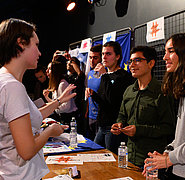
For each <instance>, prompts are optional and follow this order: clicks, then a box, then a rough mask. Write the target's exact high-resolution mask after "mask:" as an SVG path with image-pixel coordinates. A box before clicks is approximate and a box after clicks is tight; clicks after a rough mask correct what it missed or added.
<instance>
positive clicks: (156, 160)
mask: <svg viewBox="0 0 185 180" xmlns="http://www.w3.org/2000/svg"><path fill="white" fill-rule="evenodd" d="M163 59H164V61H165V62H166V74H165V76H164V79H163V85H162V90H163V92H164V94H165V95H168V94H173V95H174V97H175V98H176V99H179V98H180V103H179V110H178V115H177V118H178V119H177V126H176V132H175V139H174V140H173V142H172V143H170V144H169V145H168V146H166V150H165V151H164V153H163V154H160V152H158V151H154V153H151V152H152V151H150V152H149V153H148V155H149V156H150V157H151V158H147V159H146V160H145V169H144V171H143V174H145V173H146V168H147V167H148V166H152V168H150V170H153V169H161V168H169V167H172V168H173V171H172V172H171V173H170V172H168V174H166V175H165V176H166V179H177V180H178V179H179V180H180V179H185V131H184V130H185V98H184V97H185V33H179V34H174V35H172V36H171V37H170V38H169V39H168V40H167V42H166V46H165V55H164V58H163ZM165 106H166V105H165ZM163 108H164V107H163ZM166 113H170V112H166ZM156 150H157V149H156ZM148 162H150V163H148ZM147 163H148V164H147ZM163 178H164V179H165V177H163Z"/></svg>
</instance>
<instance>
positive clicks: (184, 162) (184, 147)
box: [169, 98, 185, 178]
mask: <svg viewBox="0 0 185 180" xmlns="http://www.w3.org/2000/svg"><path fill="white" fill-rule="evenodd" d="M177 117H178V119H177V126H176V132H175V139H174V141H173V142H172V143H171V144H169V145H171V146H173V147H174V150H173V151H171V152H169V158H170V161H171V162H172V163H173V174H175V175H177V176H180V177H184V178H185V98H181V99H180V103H179V110H178V116H177Z"/></svg>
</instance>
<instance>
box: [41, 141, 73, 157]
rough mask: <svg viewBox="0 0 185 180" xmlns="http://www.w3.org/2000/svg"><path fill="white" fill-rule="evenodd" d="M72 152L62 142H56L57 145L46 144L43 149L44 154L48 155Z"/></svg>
mask: <svg viewBox="0 0 185 180" xmlns="http://www.w3.org/2000/svg"><path fill="white" fill-rule="evenodd" d="M68 151H71V149H70V148H69V147H68V146H66V145H65V144H64V143H62V142H55V143H53V142H52V143H49V142H48V143H46V144H45V146H44V147H43V152H44V153H45V154H47V153H60V152H68Z"/></svg>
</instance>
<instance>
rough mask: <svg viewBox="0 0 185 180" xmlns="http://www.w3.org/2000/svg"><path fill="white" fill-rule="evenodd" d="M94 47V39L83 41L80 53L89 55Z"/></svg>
mask: <svg viewBox="0 0 185 180" xmlns="http://www.w3.org/2000/svg"><path fill="white" fill-rule="evenodd" d="M91 45H92V39H91V38H87V39H84V40H82V42H81V47H80V51H79V53H87V52H89V51H90V49H91Z"/></svg>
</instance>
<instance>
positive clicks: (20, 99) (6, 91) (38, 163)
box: [0, 73, 49, 180]
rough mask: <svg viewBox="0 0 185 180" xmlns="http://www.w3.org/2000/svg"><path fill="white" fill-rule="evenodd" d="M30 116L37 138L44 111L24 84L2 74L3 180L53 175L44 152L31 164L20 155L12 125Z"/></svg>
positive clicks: (0, 162) (0, 160)
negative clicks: (13, 136)
mask: <svg viewBox="0 0 185 180" xmlns="http://www.w3.org/2000/svg"><path fill="white" fill-rule="evenodd" d="M28 113H29V114H30V119H31V125H32V132H33V134H36V133H38V132H39V130H40V125H41V122H42V120H43V119H42V115H41V113H40V111H39V110H38V109H37V107H36V106H35V105H34V103H33V102H32V101H31V99H30V98H29V97H28V95H27V93H26V89H25V87H24V85H23V84H22V83H20V82H19V81H17V80H16V79H15V78H14V77H13V76H12V75H11V74H9V73H3V74H0V180H1V179H5V180H12V179H16V180H23V179H24V180H39V179H41V178H42V177H43V176H44V175H46V174H47V173H48V172H49V170H48V168H47V165H46V163H45V160H44V155H43V151H42V149H41V150H40V151H39V152H38V153H37V154H36V155H35V156H34V157H33V158H32V159H31V160H29V161H24V160H23V159H22V158H21V157H20V156H19V154H18V153H17V150H16V147H15V144H14V141H13V138H12V135H11V132H10V128H9V124H8V123H9V122H11V121H12V120H14V119H16V118H18V117H20V116H23V115H25V114H28Z"/></svg>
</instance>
